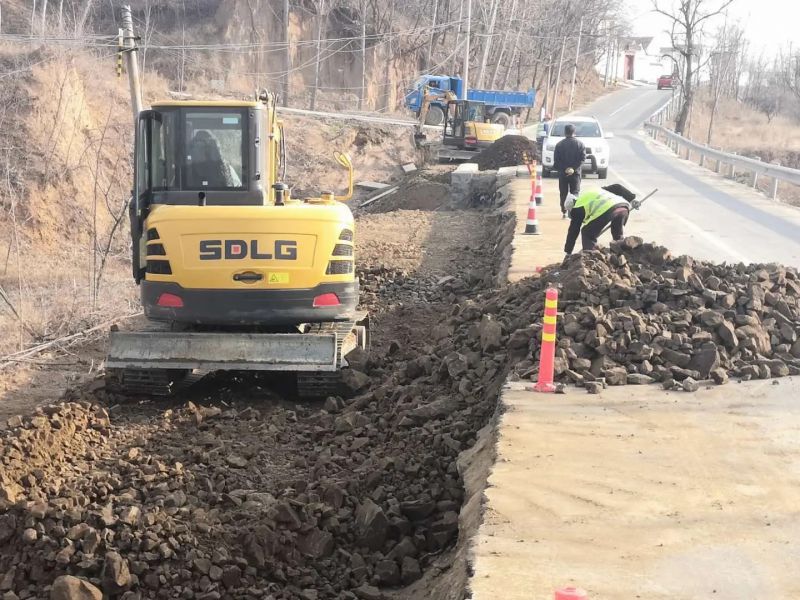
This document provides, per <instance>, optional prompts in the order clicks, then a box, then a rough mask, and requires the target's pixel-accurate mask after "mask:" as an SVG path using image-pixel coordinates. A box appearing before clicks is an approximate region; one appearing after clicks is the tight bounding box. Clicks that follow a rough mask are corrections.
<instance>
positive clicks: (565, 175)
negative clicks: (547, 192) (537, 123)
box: [553, 123, 586, 219]
mask: <svg viewBox="0 0 800 600" xmlns="http://www.w3.org/2000/svg"><path fill="white" fill-rule="evenodd" d="M564 135H565V136H566V137H565V138H564V139H563V140H561V141H560V142H558V143H557V144H556V150H555V153H554V154H553V169H554V170H555V171H556V172H557V173H558V191H559V192H560V193H561V217H562V218H564V219H566V218H567V210H566V209H565V208H564V202H565V201H566V199H567V194H568V193H569V194H572V195H573V196H577V195H578V194H580V193H581V167H582V166H583V161H584V160H585V159H586V148H585V147H584V145H583V142H582V141H580V140H579V139H578V138H576V137H575V125H573V124H572V123H568V124H567V126H566V127H564Z"/></svg>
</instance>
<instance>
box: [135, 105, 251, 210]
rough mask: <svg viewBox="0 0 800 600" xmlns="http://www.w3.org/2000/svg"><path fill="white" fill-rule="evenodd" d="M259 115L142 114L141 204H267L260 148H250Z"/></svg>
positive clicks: (242, 110)
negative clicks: (260, 167) (261, 169)
mask: <svg viewBox="0 0 800 600" xmlns="http://www.w3.org/2000/svg"><path fill="white" fill-rule="evenodd" d="M258 114H259V113H258V111H257V110H256V109H255V108H253V107H237V106H231V107H228V106H158V105H157V106H156V108H155V109H154V110H150V111H143V112H142V115H143V116H142V117H141V118H140V121H141V122H140V125H139V130H138V131H137V142H136V143H137V146H136V148H137V151H136V182H137V189H138V191H139V196H140V197H141V198H142V201H141V202H140V205H142V206H145V205H148V204H201V205H218V206H240V205H260V204H264V202H265V195H264V192H263V185H262V173H261V171H260V169H259V165H260V164H261V163H260V160H261V158H260V157H261V154H260V146H259V145H258V144H254V143H252V141H253V140H256V139H258V137H259V135H260V134H259V127H260V125H259V120H258ZM262 168H263V166H262ZM251 170H253V171H254V172H251Z"/></svg>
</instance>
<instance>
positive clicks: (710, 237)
mask: <svg viewBox="0 0 800 600" xmlns="http://www.w3.org/2000/svg"><path fill="white" fill-rule="evenodd" d="M612 173H613V174H614V176H615V177H616V178H617V179H619V180H620V181H621V182H622V183H623V184H624V185H625V187H627V188H629V189H630V190H631V191H635V190H637V189H638V188H637V187H636V186H635V185H633V184H632V183H631V182H630V181H628V180H627V179H625V178H624V177H623V176H622V175H620V174H619V171H617V170H616V169H612ZM637 195H638V194H637ZM648 206H652V207H653V208H654V209H655V210H656V211H658V212H660V213H661V214H663V215H665V216H669V218H672V219H675V220H676V221H678V222H679V223H680V224H682V225H683V226H684V227H685V228H686V229H688V230H690V231H693V232H694V233H696V234H697V235H698V236H700V238H701V239H703V240H705V241H706V242H707V243H708V244H711V245H712V246H715V247H716V248H717V249H719V250H721V251H722V252H723V253H724V254H723V256H728V257H730V258H731V259H733V260H736V261H737V262H743V263H750V262H752V261H751V260H750V259H749V258H747V257H746V256H745V255H744V254H741V253H739V252H738V251H736V250H734V249H733V248H732V247H730V246H728V245H727V244H726V243H724V242H721V241H720V240H719V239H718V238H717V237H716V236H715V235H714V234H713V233H709V232H708V231H706V230H705V229H703V228H702V227H700V226H699V225H697V224H696V223H693V222H692V221H690V220H689V219H687V218H686V217H684V216H683V215H681V214H679V213H678V212H676V211H672V210H669V209H666V208H664V207H663V206H660V205H659V204H658V203H653V204H648Z"/></svg>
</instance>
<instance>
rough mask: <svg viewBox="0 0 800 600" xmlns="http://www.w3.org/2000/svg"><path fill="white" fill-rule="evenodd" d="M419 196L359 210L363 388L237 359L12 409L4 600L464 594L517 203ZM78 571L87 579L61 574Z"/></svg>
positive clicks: (355, 374) (3, 492) (355, 375)
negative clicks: (486, 297)
mask: <svg viewBox="0 0 800 600" xmlns="http://www.w3.org/2000/svg"><path fill="white" fill-rule="evenodd" d="M436 185H438V184H436ZM413 198H414V203H413V206H415V207H417V208H431V210H404V209H403V208H402V201H401V200H400V201H398V200H397V199H395V200H394V201H393V202H394V204H393V205H392V207H391V209H389V210H388V211H387V212H380V211H379V212H377V213H375V214H362V215H358V236H359V240H358V249H359V275H360V277H361V280H362V286H363V296H362V304H363V306H364V307H365V308H366V309H368V310H369V311H370V313H371V316H372V323H373V325H372V327H373V333H374V336H373V348H372V352H371V354H370V355H369V357H366V356H352V357H351V365H352V367H353V368H352V369H351V370H350V371H349V372H348V376H347V377H346V383H347V386H348V388H349V390H350V393H349V394H347V395H345V396H343V397H331V398H328V399H327V400H326V401H325V402H319V403H298V402H296V401H295V400H293V399H292V398H290V397H288V396H287V395H286V393H285V392H284V391H282V389H281V388H280V387H275V386H274V385H273V383H274V382H273V381H271V380H269V379H266V378H261V377H258V376H252V375H247V376H246V375H235V374H234V375H230V374H228V375H217V376H216V377H212V378H210V379H209V380H207V381H204V383H203V384H202V385H199V386H196V387H195V388H192V389H190V390H188V391H187V392H185V393H184V395H182V396H181V397H177V398H172V399H170V400H169V401H164V402H142V403H122V402H120V399H119V398H117V397H115V396H114V395H112V394H110V393H106V392H105V391H104V390H102V389H82V390H73V391H71V392H70V393H69V394H68V397H67V400H68V402H67V403H65V404H60V405H54V406H51V407H45V408H43V409H38V410H37V411H36V413H35V414H34V415H32V416H28V417H23V418H14V419H12V420H10V421H9V422H8V423H7V424H6V425H5V427H4V431H0V464H2V472H0V594H6V595H5V596H3V598H4V600H5V599H6V598H8V599H13V598H21V599H22V598H43V597H48V595H49V594H51V593H52V596H51V597H53V598H69V599H73V598H90V597H98V598H99V595H98V596H93V595H92V594H94V593H95V591H96V590H95V588H97V590H102V591H103V592H104V593H105V595H106V597H111V598H117V597H120V598H125V599H126V600H134V599H136V598H197V599H204V600H211V599H214V598H274V599H278V598H283V599H290V598H291V599H302V600H314V599H334V598H337V599H339V598H362V599H370V598H398V599H403V598H409V599H410V598H416V599H419V598H426V597H428V598H437V599H445V598H452V599H454V600H455V599H460V598H463V597H465V594H466V592H465V587H466V562H465V556H464V549H465V541H466V536H465V535H464V533H463V531H462V534H461V536H459V529H460V527H461V528H462V529H463V527H465V526H467V525H468V526H470V527H476V526H477V522H474V521H475V519H477V511H476V510H475V511H473V512H472V517H471V519H470V521H471V522H470V523H467V521H465V520H464V515H463V514H462V518H461V521H460V520H459V513H460V511H461V508H462V505H463V504H464V502H465V500H468V499H470V498H472V497H473V496H474V494H473V491H474V490H472V491H471V490H470V487H471V486H470V485H467V488H466V490H467V492H466V493H465V481H464V473H465V472H466V471H465V467H464V465H465V464H466V463H464V460H463V456H462V463H461V468H459V455H460V454H461V453H462V452H464V451H466V450H468V449H470V448H475V447H476V446H477V447H479V448H480V449H482V451H483V452H484V454H486V455H487V456H488V454H490V453H491V447H490V445H489V444H486V443H485V441H484V442H481V443H479V444H477V445H476V440H478V435H479V431H480V430H481V429H482V428H484V427H485V426H486V424H487V423H488V422H489V421H490V419H491V417H492V415H493V414H494V411H495V407H496V399H497V393H498V389H499V386H500V385H501V383H502V381H503V379H504V376H505V371H506V367H505V364H506V361H505V356H504V354H503V352H502V348H501V344H500V335H501V333H502V331H501V327H500V325H499V324H497V323H496V322H493V321H491V320H489V321H486V320H485V319H484V321H483V322H481V309H480V308H479V306H478V304H477V303H476V300H477V299H478V298H479V296H480V295H481V294H482V293H486V292H488V291H490V290H492V289H493V288H495V287H496V286H497V283H498V282H499V281H502V280H503V270H504V268H505V266H504V263H506V262H507V259H508V255H509V251H510V250H509V246H510V242H511V237H512V233H513V217H512V215H511V214H510V213H509V212H507V210H506V209H505V208H504V206H503V198H502V197H498V196H496V195H495V196H492V195H486V194H482V195H481V197H480V198H479V199H473V198H464V199H456V200H457V201H456V202H453V199H452V198H450V199H448V202H442V203H439V202H437V201H432V202H430V203H428V204H426V203H425V202H421V201H420V194H419V193H418V191H417V192H414V194H413ZM476 203H477V204H482V206H479V207H478V208H468V209H466V208H463V207H464V206H474V205H475V204H476ZM465 328H468V329H469V331H468V333H467V335H464V333H463V332H464V331H465ZM484 462H485V461H484ZM472 487H474V486H472ZM63 575H71V576H75V577H78V578H80V579H83V580H85V581H86V582H88V584H87V583H85V582H81V581H79V580H78V579H69V578H67V579H65V578H61V579H59V580H58V586H57V587H56V588H55V589H54V590H52V591H51V586H52V584H53V582H54V581H55V580H56V579H57V578H59V577H60V576H63ZM91 586H94V587H91ZM87 590H88V591H87ZM97 593H98V594H99V592H97ZM81 594H83V595H81ZM86 594H88V595H86Z"/></svg>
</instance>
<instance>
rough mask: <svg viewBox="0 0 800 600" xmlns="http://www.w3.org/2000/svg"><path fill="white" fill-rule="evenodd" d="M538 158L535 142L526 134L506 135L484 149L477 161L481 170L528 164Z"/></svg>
mask: <svg viewBox="0 0 800 600" xmlns="http://www.w3.org/2000/svg"><path fill="white" fill-rule="evenodd" d="M535 158H536V149H535V144H534V143H533V141H532V140H530V139H529V138H527V137H525V136H524V135H504V136H503V137H501V138H500V139H499V140H497V141H496V142H494V143H493V144H492V145H491V146H489V147H488V148H486V149H485V150H483V151H482V152H481V153H480V154H479V155H478V158H477V160H476V161H474V162H477V163H478V169H479V170H480V171H486V170H496V169H499V168H501V167H514V166H516V165H528V164H531V163H532V162H533V160H534V159H535Z"/></svg>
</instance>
